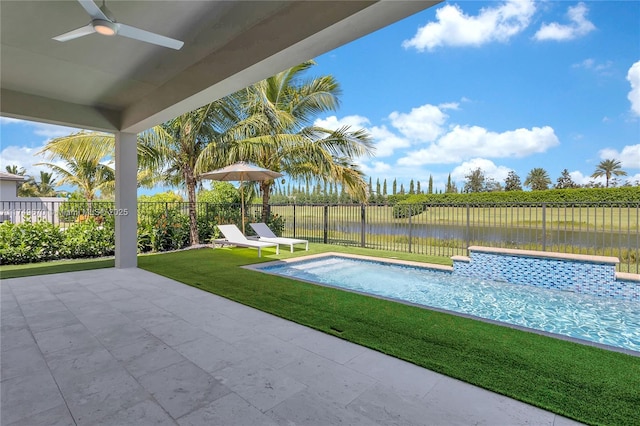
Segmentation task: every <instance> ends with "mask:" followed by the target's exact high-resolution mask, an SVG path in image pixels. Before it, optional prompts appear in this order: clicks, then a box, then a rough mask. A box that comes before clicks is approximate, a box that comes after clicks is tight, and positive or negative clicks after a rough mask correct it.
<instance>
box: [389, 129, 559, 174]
mask: <svg viewBox="0 0 640 426" xmlns="http://www.w3.org/2000/svg"><path fill="white" fill-rule="evenodd" d="M559 143H560V142H559V141H558V137H557V136H556V135H555V132H554V130H553V128H551V127H549V126H545V127H533V128H531V129H524V128H521V129H516V130H510V131H506V132H503V133H496V132H491V131H488V130H487V129H484V128H482V127H478V126H471V127H469V126H455V127H454V128H453V129H452V130H450V131H449V132H448V133H447V134H445V135H444V136H442V137H441V138H440V139H439V140H438V141H437V142H435V143H433V144H431V145H430V146H429V147H427V148H424V149H421V150H418V151H414V152H410V153H409V154H408V155H407V156H406V157H403V158H401V159H400V160H398V164H401V165H407V166H416V165H422V164H434V163H455V162H459V161H463V160H465V159H467V158H471V157H476V156H482V157H491V158H505V157H516V158H520V157H525V156H527V155H531V154H536V153H543V152H546V151H547V150H548V149H549V148H551V147H554V146H556V145H558V144H559Z"/></svg>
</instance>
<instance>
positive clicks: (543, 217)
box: [542, 203, 547, 251]
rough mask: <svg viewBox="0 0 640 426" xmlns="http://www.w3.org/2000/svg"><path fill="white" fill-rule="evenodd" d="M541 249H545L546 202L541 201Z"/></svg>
mask: <svg viewBox="0 0 640 426" xmlns="http://www.w3.org/2000/svg"><path fill="white" fill-rule="evenodd" d="M542 251H547V203H542Z"/></svg>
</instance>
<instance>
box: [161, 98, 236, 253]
mask: <svg viewBox="0 0 640 426" xmlns="http://www.w3.org/2000/svg"><path fill="white" fill-rule="evenodd" d="M238 102H239V98H238V96H237V95H229V96H227V97H225V98H222V99H219V100H217V101H215V102H212V103H210V104H208V105H205V106H203V107H201V108H198V109H196V110H194V111H191V112H188V113H185V114H182V115H181V116H179V117H176V118H174V119H173V120H170V121H168V122H166V123H164V124H162V125H161V126H159V127H160V129H157V132H158V133H159V135H160V136H161V137H159V138H156V139H155V143H152V144H151V146H152V147H153V148H154V149H155V150H157V152H159V154H160V157H161V158H162V161H163V164H164V173H163V181H165V182H166V183H168V184H170V185H172V186H179V185H181V184H183V185H184V188H185V190H186V192H187V199H188V202H189V234H190V238H191V244H198V243H199V236H198V221H197V214H196V188H197V186H198V185H199V184H200V182H201V178H200V176H199V175H200V173H201V172H203V171H205V170H196V164H197V163H198V161H199V159H200V157H201V155H202V153H203V151H204V150H205V148H207V147H213V150H214V151H216V152H217V154H218V155H217V157H216V159H215V161H210V162H209V165H210V166H212V167H214V168H219V167H222V166H224V165H226V164H224V160H225V155H224V154H222V152H223V146H224V141H225V140H226V139H227V138H228V137H229V135H228V134H229V132H235V130H234V129H235V126H237V125H238V123H239V122H241V119H240V116H239V115H238V105H239V104H238Z"/></svg>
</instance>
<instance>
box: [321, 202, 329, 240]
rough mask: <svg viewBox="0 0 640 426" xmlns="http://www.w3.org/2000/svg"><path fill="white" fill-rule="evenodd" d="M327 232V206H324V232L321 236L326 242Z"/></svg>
mask: <svg viewBox="0 0 640 426" xmlns="http://www.w3.org/2000/svg"><path fill="white" fill-rule="evenodd" d="M328 233H329V206H327V205H325V206H324V233H323V237H322V241H323V242H324V243H325V244H327V241H328Z"/></svg>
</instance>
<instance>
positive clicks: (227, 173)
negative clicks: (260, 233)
mask: <svg viewBox="0 0 640 426" xmlns="http://www.w3.org/2000/svg"><path fill="white" fill-rule="evenodd" d="M280 176H282V173H278V172H274V171H273V170H268V169H263V168H262V167H258V166H254V165H253V164H249V163H245V162H244V161H240V162H238V163H234V164H232V165H230V166H227V167H223V168H221V169H218V170H214V171H212V172H206V173H202V174H201V175H200V177H201V178H202V179H211V180H220V181H239V182H240V199H241V203H240V211H241V212H242V233H243V234H244V192H242V184H243V183H244V182H246V181H249V182H254V181H262V180H269V179H275V178H278V177H280Z"/></svg>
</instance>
